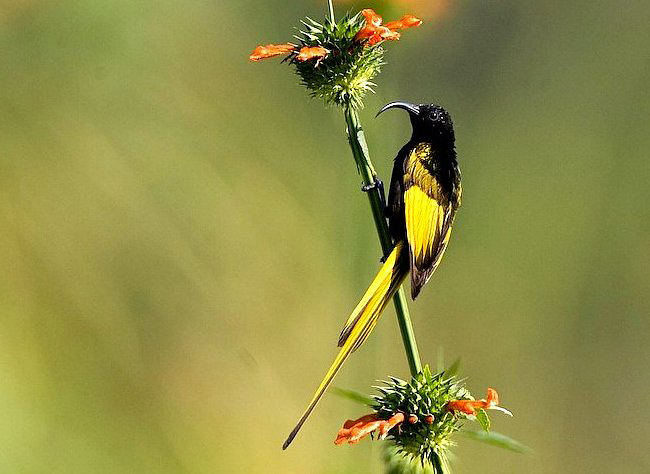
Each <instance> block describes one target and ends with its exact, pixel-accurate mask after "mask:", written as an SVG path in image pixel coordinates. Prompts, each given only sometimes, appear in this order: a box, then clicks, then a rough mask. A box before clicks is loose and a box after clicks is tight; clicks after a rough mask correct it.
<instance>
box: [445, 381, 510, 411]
mask: <svg viewBox="0 0 650 474" xmlns="http://www.w3.org/2000/svg"><path fill="white" fill-rule="evenodd" d="M479 408H482V409H483V410H498V411H501V412H503V413H505V414H507V415H510V416H512V413H511V412H510V411H509V410H506V409H505V408H503V407H500V406H499V394H498V393H497V391H496V390H494V389H493V388H488V390H487V399H485V400H452V401H450V402H447V410H449V411H451V412H454V411H459V412H461V413H465V414H466V415H476V410H477V409H479Z"/></svg>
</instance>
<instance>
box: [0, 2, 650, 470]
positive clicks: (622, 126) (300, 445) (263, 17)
mask: <svg viewBox="0 0 650 474" xmlns="http://www.w3.org/2000/svg"><path fill="white" fill-rule="evenodd" d="M362 6H369V7H373V8H375V9H376V10H377V11H378V12H379V13H380V14H383V15H384V17H385V18H387V19H393V18H398V17H399V16H401V14H402V13H405V12H411V13H414V14H417V15H419V16H422V17H424V19H425V23H424V25H423V26H422V27H420V28H419V29H416V30H411V31H407V32H405V33H404V35H403V38H402V40H401V41H400V42H398V43H395V44H389V45H387V49H388V53H387V61H388V64H387V65H386V66H385V68H384V69H385V71H384V73H383V74H382V76H381V77H380V78H379V80H378V82H379V87H378V88H377V93H376V94H375V95H373V96H370V97H368V99H367V101H366V106H367V107H366V109H365V110H364V111H363V112H362V120H363V123H364V126H365V128H366V133H367V138H368V141H369V144H370V149H371V153H372V154H373V158H374V161H375V163H376V165H377V166H378V168H379V170H380V171H381V173H382V175H383V176H384V178H385V179H388V178H389V174H388V172H389V169H390V166H391V161H392V158H393V157H394V155H395V153H396V151H397V150H398V149H399V147H400V146H401V145H402V144H403V142H404V141H405V140H406V138H407V136H408V134H409V125H408V121H407V120H406V116H404V115H403V114H400V113H397V112H395V113H391V114H386V115H384V116H382V117H381V119H377V120H374V119H373V116H374V113H375V112H376V110H378V108H379V107H380V106H381V105H383V104H384V103H386V102H388V101H390V100H395V99H404V100H411V101H416V102H424V101H432V102H438V103H441V104H443V105H445V106H446V107H447V108H448V109H449V110H450V111H451V112H452V115H453V116H454V118H455V121H456V128H457V140H458V142H457V146H458V153H459V158H460V162H461V166H462V170H463V180H464V188H465V195H464V202H463V208H462V209H461V211H460V213H459V215H458V219H457V224H456V228H455V234H454V236H453V238H452V243H451V245H450V248H449V250H448V252H447V255H446V258H445V260H444V263H443V264H442V265H441V267H440V269H439V271H438V272H437V274H436V276H435V277H434V279H433V280H432V282H431V283H430V284H429V285H428V287H427V289H426V290H425V291H424V292H423V293H422V295H421V297H420V298H419V299H418V300H417V302H416V303H414V304H413V305H412V313H413V318H414V324H415V327H416V330H417V334H418V339H419V344H420V348H421V352H422V356H423V359H424V360H425V361H427V362H429V363H431V364H432V365H436V364H437V363H438V362H439V354H440V352H441V351H443V352H444V357H445V360H446V362H447V363H449V362H451V361H452V360H454V359H455V358H457V357H461V358H462V363H463V366H462V372H463V374H464V375H466V376H468V377H469V379H468V386H469V388H470V389H471V390H472V391H474V392H475V393H476V394H477V395H479V396H480V395H483V394H484V393H485V389H486V387H487V386H488V385H490V386H493V387H496V388H497V389H498V390H499V392H500V394H501V398H502V403H503V405H504V406H506V407H507V408H509V409H511V410H512V411H513V412H514V413H515V417H514V418H512V419H510V418H505V417H502V416H500V415H499V414H495V415H494V416H493V417H492V419H493V427H494V429H495V430H497V431H500V432H503V433H507V434H509V435H511V436H513V437H514V438H516V439H518V440H520V441H522V442H523V443H525V444H527V445H529V446H531V447H532V448H533V449H534V450H535V454H533V455H517V454H513V453H509V452H506V451H501V450H498V449H495V448H490V447H486V446H483V445H480V444H477V443H475V442H474V441H470V440H465V439H462V438H458V441H459V446H458V448H457V449H456V451H455V452H456V454H457V456H458V460H457V462H456V464H455V466H456V472H457V473H461V474H462V473H473V472H489V473H522V472H526V473H558V472H567V473H574V472H640V473H641V472H650V451H648V449H647V440H648V439H649V438H650V416H649V415H648V410H647V406H646V405H647V400H648V392H649V391H650V371H649V370H648V362H649V361H650V349H649V344H648V334H650V322H649V320H648V315H649V313H650V285H649V279H648V276H649V272H650V245H649V244H650V239H649V236H650V204H649V197H650V193H649V186H648V183H649V181H650V164H649V162H648V148H649V147H650V127H649V125H648V123H649V121H648V117H649V116H650V93H649V86H650V33H649V30H648V25H649V24H650V4H648V3H647V2H615V1H608V2H607V1H605V2H593V1H586V0H576V1H572V2H561V1H545V2H520V1H515V0H504V1H499V2H481V1H478V0H474V1H471V0H467V1H452V0H447V1H442V0H437V1H420V2H416V1H412V2H408V1H402V2H392V3H389V2H366V3H365V4H351V3H347V4H343V3H337V4H336V8H337V12H338V13H339V14H340V13H342V12H343V11H344V10H345V9H347V8H351V7H352V8H360V7H362ZM324 14H325V2H324V0H323V1H316V0H309V1H306V2H281V1H279V0H272V1H267V2H252V1H248V0H244V1H242V0H217V1H214V0H213V1H203V0H197V1H193V2H183V1H178V0H158V1H152V0H141V1H132V0H129V1H127V0H113V1H104V2H100V1H96V0H4V1H2V2H1V3H0V265H1V268H2V274H1V275H2V276H1V277H0V446H1V448H0V472H2V473H42V472H48V473H151V472H155V473H192V474H193V473H215V472H224V473H226V472H228V473H230V472H233V473H239V472H242V473H249V472H278V473H331V472H336V473H339V472H340V473H370V472H380V471H381V462H380V460H379V457H380V453H381V447H380V443H372V442H370V441H367V442H363V443H361V444H359V445H357V446H356V447H349V446H343V447H335V446H334V445H333V443H332V441H333V439H334V436H335V433H336V431H337V429H338V428H339V427H340V425H341V423H342V422H343V420H345V419H346V418H349V417H357V416H359V415H361V414H363V413H364V408H363V407H360V406H357V405H354V404H353V403H352V402H348V401H345V400H342V399H340V398H337V397H335V396H332V395H330V396H326V397H325V399H324V400H323V402H322V403H321V405H320V406H319V407H318V409H317V410H316V412H315V413H314V415H313V417H312V419H311V420H310V422H309V423H308V424H307V425H306V426H305V428H304V429H303V431H302V432H301V434H300V436H299V437H298V438H297V439H296V442H295V443H294V445H293V446H292V447H291V448H290V449H289V450H287V451H286V452H282V451H281V450H280V445H281V443H282V441H283V440H284V437H285V436H286V434H287V432H288V430H289V429H290V428H291V427H292V425H293V423H294V422H295V421H296V419H297V417H298V415H299V414H300V412H301V410H302V409H303V408H304V405H305V404H306V402H307V400H308V399H309V397H310V396H311V394H312V390H313V389H314V387H315V385H316V384H317V382H318V380H319V379H320V376H321V375H322V374H323V372H324V370H325V369H326V367H327V365H328V364H329V363H330V361H331V359H332V357H333V355H334V353H335V342H336V339H337V337H338V333H339V330H340V327H341V324H342V321H343V320H344V319H345V317H346V316H347V315H348V312H349V310H350V309H351V308H352V307H353V306H354V305H355V303H356V299H357V298H358V297H359V296H360V294H361V293H362V291H363V290H364V289H365V286H366V284H367V283H368V282H369V279H370V278H371V276H372V274H373V272H374V271H375V270H376V268H377V263H378V258H379V246H378V243H377V238H376V236H375V233H374V228H373V224H372V220H371V217H370V213H369V208H368V203H367V199H366V198H365V196H364V195H363V194H362V193H361V192H359V184H360V179H359V177H358V176H357V174H356V171H355V167H354V163H353V160H352V157H351V155H350V152H349V150H348V148H347V143H346V139H345V135H344V124H343V117H342V114H341V112H340V111H339V110H336V109H324V108H323V107H322V104H321V103H320V102H319V101H317V100H310V99H308V97H307V93H306V92H305V91H304V90H303V89H302V88H301V87H299V86H298V85H297V82H298V80H297V78H296V76H295V75H294V74H293V72H292V71H291V70H290V68H288V67H286V66H285V65H282V66H281V65H279V64H277V63H278V62H279V61H277V60H269V61H267V62H264V63H260V64H250V63H249V62H248V60H247V56H248V54H249V52H250V51H251V50H252V48H253V47H254V46H255V45H257V44H263V43H269V42H284V41H287V40H290V39H291V34H292V28H293V27H294V26H296V25H297V24H298V20H299V19H300V18H301V17H303V16H305V15H309V16H312V17H315V18H322V17H323V16H324ZM388 374H393V375H397V376H401V377H407V376H408V368H407V366H406V362H405V357H404V354H403V350H402V346H401V342H400V339H399V333H398V329H397V325H396V322H395V317H394V313H393V310H392V308H391V309H389V310H388V311H387V312H386V314H385V315H384V317H383V318H382V320H381V322H380V324H379V325H378V327H377V330H376V331H375V333H374V334H373V336H372V337H371V338H370V340H369V341H368V343H367V344H366V345H365V346H364V348H362V349H361V350H360V351H359V352H358V353H357V354H355V356H354V357H352V358H351V360H350V361H349V362H348V363H347V364H346V366H345V367H344V369H343V371H342V373H341V375H340V376H339V377H338V379H337V381H336V384H337V385H338V386H341V387H346V388H351V389H356V390H360V391H364V392H368V391H369V390H370V386H371V385H372V384H373V383H374V381H375V380H376V379H379V378H382V377H385V376H386V375H388Z"/></svg>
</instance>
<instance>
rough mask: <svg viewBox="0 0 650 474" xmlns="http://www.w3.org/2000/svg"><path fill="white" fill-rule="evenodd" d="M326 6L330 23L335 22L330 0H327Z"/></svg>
mask: <svg viewBox="0 0 650 474" xmlns="http://www.w3.org/2000/svg"><path fill="white" fill-rule="evenodd" d="M327 6H328V7H329V9H330V20H332V23H336V20H335V19H334V5H333V3H332V0H327Z"/></svg>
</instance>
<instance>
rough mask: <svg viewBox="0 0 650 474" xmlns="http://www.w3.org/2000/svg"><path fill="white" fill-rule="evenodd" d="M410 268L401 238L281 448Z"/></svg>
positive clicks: (364, 297) (330, 381)
mask: <svg viewBox="0 0 650 474" xmlns="http://www.w3.org/2000/svg"><path fill="white" fill-rule="evenodd" d="M408 270H409V264H408V259H407V258H404V242H403V241H400V242H398V243H397V244H396V245H395V248H393V251H392V252H391V254H390V255H389V256H388V258H387V259H386V262H385V263H384V264H383V265H382V267H381V269H380V270H379V273H377V276H376V277H375V279H374V280H373V281H372V283H371V284H370V287H369V288H368V290H367V291H366V293H365V294H364V295H363V298H361V302H360V303H359V304H358V305H357V307H356V308H355V309H354V311H353V312H352V314H351V315H350V317H349V318H348V320H347V322H346V324H345V327H344V328H343V332H342V333H341V337H340V339H339V346H342V347H341V349H340V351H339V353H338V354H337V355H336V358H335V359H334V362H332V365H331V366H330V368H329V369H328V370H327V373H326V374H325V377H324V378H323V381H322V382H321V383H320V385H319V386H318V388H317V389H316V393H315V394H314V396H313V397H312V399H311V401H310V402H309V405H307V409H306V410H305V412H304V413H303V415H302V416H301V417H300V420H299V421H298V423H297V424H296V426H295V428H294V429H293V430H292V431H291V433H290V434H289V437H288V438H287V440H286V441H285V442H284V444H283V445H282V449H287V447H288V446H289V445H290V444H291V442H292V441H293V439H294V438H295V437H296V435H297V434H298V431H300V428H302V425H303V424H304V423H305V421H306V420H307V418H308V417H309V415H310V414H311V412H312V411H313V410H314V408H315V407H316V404H317V403H318V401H319V400H320V399H321V397H322V396H323V394H324V393H325V390H327V387H329V385H330V383H332V380H333V379H334V377H335V376H336V374H337V372H338V371H339V369H340V368H341V366H342V365H343V362H345V359H347V358H348V356H349V355H350V354H351V353H352V352H354V351H355V350H356V349H358V348H359V346H360V345H361V344H362V343H363V342H364V341H365V340H366V338H367V337H368V336H369V335H370V333H371V332H372V330H373V328H374V327H375V325H376V324H377V319H378V318H379V315H380V314H381V312H382V311H383V310H384V308H385V307H386V305H387V304H388V302H389V301H390V299H391V298H392V297H393V295H394V294H395V292H396V291H397V289H398V288H399V286H400V285H401V284H402V281H404V278H406V275H407V274H408Z"/></svg>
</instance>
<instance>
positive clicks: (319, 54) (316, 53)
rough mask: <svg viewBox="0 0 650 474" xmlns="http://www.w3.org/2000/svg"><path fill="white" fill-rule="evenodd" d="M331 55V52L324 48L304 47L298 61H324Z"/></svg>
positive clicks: (297, 57)
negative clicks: (323, 59)
mask: <svg viewBox="0 0 650 474" xmlns="http://www.w3.org/2000/svg"><path fill="white" fill-rule="evenodd" d="M328 54H329V50H328V49H325V48H323V47H322V46H303V47H302V48H300V52H299V53H298V55H297V56H296V59H297V60H298V61H309V60H310V59H314V58H316V59H322V58H324V57H325V56H327V55H328Z"/></svg>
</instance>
